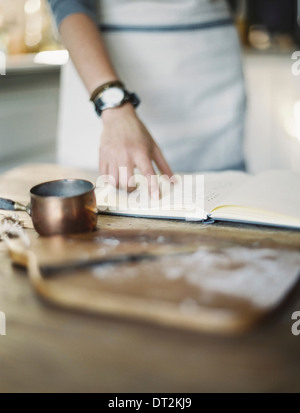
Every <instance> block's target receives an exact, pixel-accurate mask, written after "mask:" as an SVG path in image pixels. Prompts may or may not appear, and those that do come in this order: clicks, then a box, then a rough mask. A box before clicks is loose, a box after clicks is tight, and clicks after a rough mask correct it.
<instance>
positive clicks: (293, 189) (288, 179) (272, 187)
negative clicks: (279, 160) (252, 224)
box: [220, 170, 300, 218]
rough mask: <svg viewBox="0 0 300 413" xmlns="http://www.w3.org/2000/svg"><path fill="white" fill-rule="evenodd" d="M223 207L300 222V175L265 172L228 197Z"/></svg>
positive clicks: (276, 171) (223, 201) (272, 171)
mask: <svg viewBox="0 0 300 413" xmlns="http://www.w3.org/2000/svg"><path fill="white" fill-rule="evenodd" d="M222 203H223V205H224V206H226V205H228V206H230V205H235V206H240V207H245V208H248V209H251V208H252V209H256V210H257V211H259V210H261V211H266V212H269V213H273V214H280V215H287V216H290V217H295V218H300V173H297V172H293V171H289V170H269V171H265V172H262V173H260V174H258V175H256V176H254V177H252V178H251V179H249V180H248V181H245V182H244V183H243V184H242V185H240V186H238V187H237V188H236V189H235V190H234V191H232V192H231V193H228V195H226V196H224V197H223V199H222ZM228 208H229V207H228ZM221 209H223V208H220V210H221ZM224 210H225V207H224Z"/></svg>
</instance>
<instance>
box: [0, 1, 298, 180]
mask: <svg viewBox="0 0 300 413" xmlns="http://www.w3.org/2000/svg"><path fill="white" fill-rule="evenodd" d="M228 2H229V3H230V6H231V7H232V10H233V13H234V16H235V21H236V25H237V28H238V30H239V34H240V39H241V45H242V52H243V58H244V72H245V79H246V83H247V90H248V114H247V122H246V135H245V151H246V160H247V165H248V169H249V171H250V172H254V173H257V172H259V171H262V170H264V169H269V168H289V169H294V170H297V171H300V0H284V1H283V0H228ZM224 42H226V39H224ZM295 51H299V54H298V60H299V64H298V66H296V67H298V71H296V72H295V73H294V74H293V73H292V65H293V64H294V67H295V65H296V64H297V61H296V60H293V59H292V54H293V53H294V52H295ZM4 56H5V60H6V75H1V76H0V172H3V171H5V170H7V169H9V168H11V167H13V166H17V165H20V164H23V163H27V162H55V160H56V130H57V122H58V108H59V81H60V69H61V66H62V65H63V64H65V63H66V62H67V59H68V54H67V52H66V51H65V50H64V49H63V47H62V45H61V44H60V42H59V37H58V35H57V32H56V30H55V27H54V24H53V22H52V19H51V16H50V13H49V9H48V6H47V1H46V0H0V73H1V64H2V72H3V59H4ZM295 56H296V57H297V55H294V57H295ZM1 59H2V62H1ZM297 72H299V73H297ZM91 110H92V108H91Z"/></svg>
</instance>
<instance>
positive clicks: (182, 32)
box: [60, 0, 245, 171]
mask: <svg viewBox="0 0 300 413" xmlns="http://www.w3.org/2000/svg"><path fill="white" fill-rule="evenodd" d="M97 6H98V22H99V25H100V27H101V31H102V35H103V37H104V40H105V42H106V44H107V48H108V51H109V54H110V57H111V59H112V62H113V64H114V66H115V68H116V70H117V72H118V73H119V76H120V78H121V79H122V80H124V81H125V83H126V85H127V87H128V89H130V90H133V91H135V92H136V93H137V94H138V95H139V96H140V98H141V101H142V103H141V105H140V107H139V108H138V113H139V115H140V117H141V118H142V120H143V121H144V122H145V124H146V125H147V126H148V128H149V130H150V132H151V133H152V135H153V137H154V139H155V140H156V141H157V142H158V144H159V145H160V147H161V149H162V151H163V153H164V154H165V156H166V158H167V160H168V161H169V162H170V164H171V166H172V167H173V169H175V170H177V171H197V170H198V171H200V170H210V169H226V168H238V167H240V165H241V164H242V162H243V153H242V132H243V114H244V102H245V93H244V86H243V77H242V70H241V61H240V55H239V42H238V38H237V34H236V31H235V28H234V26H233V23H232V20H231V17H230V13H229V11H228V8H227V6H226V3H225V2H224V1H223V0H98V1H97ZM65 71H66V72H68V77H69V79H68V82H67V83H68V84H69V85H68V87H67V88H65V93H66V96H65V99H64V100H63V102H64V101H65V102H66V101H69V102H73V105H74V104H76V100H77V101H78V100H79V99H80V100H82V93H83V91H82V90H81V93H75V90H77V89H78V87H79V88H80V87H81V88H82V86H78V83H79V82H80V81H79V80H78V77H77V76H76V75H75V74H74V70H73V69H72V68H70V67H69V68H66V69H65ZM70 76H71V78H72V79H73V82H74V83H73V92H72V91H71V90H70ZM76 84H77V86H78V87H77V86H76V87H75V85H76ZM74 87H75V89H74ZM76 88H77V89H76ZM67 89H68V90H67ZM68 93H69V96H68ZM78 104H79V102H78ZM87 111H92V107H91V106H90V105H89V107H88V108H87V106H86V107H85V109H84V112H85V113H87ZM69 112H71V111H69ZM93 116H94V114H93ZM88 118H89V119H90V121H89V119H88ZM85 119H86V126H84V122H83V124H82V119H81V120H79V119H77V120H76V119H74V114H73V123H74V122H75V123H76V122H77V126H76V125H74V124H73V126H72V127H73V131H75V130H76V131H77V133H78V132H79V134H80V131H82V133H83V131H86V132H85V134H86V139H91V140H92V141H93V142H95V140H96V139H97V138H96V134H98V136H99V135H100V129H99V123H98V122H97V126H96V121H95V120H93V121H92V120H91V115H87V117H86V118H85ZM80 122H81V123H80ZM79 123H80V124H79ZM88 124H89V125H88ZM68 128H69V127H68V123H67V121H62V125H61V130H60V140H61V141H62V140H63V139H64V140H65V142H64V144H63V143H62V144H61V145H60V147H61V148H63V149H64V150H65V149H66V148H67V144H66V141H67V140H68V136H70V130H68ZM63 129H64V130H63ZM69 129H70V128H69ZM89 136H90V137H89ZM78 139H80V138H79V137H78ZM61 155H62V156H61V160H62V158H64V160H65V159H66V158H67V156H68V155H67V154H66V151H65V155H64V154H63V151H61ZM70 156H71V155H70V154H69V159H70ZM76 156H77V158H78V159H79V156H80V154H79V156H78V155H75V157H76ZM91 158H92V159H93V161H92V162H93V163H95V155H94V154H93V155H92V156H91V157H89V159H91ZM81 162H82V158H81ZM80 166H84V165H82V164H81V165H80ZM86 166H89V165H86Z"/></svg>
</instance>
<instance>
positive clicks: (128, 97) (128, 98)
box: [94, 89, 140, 116]
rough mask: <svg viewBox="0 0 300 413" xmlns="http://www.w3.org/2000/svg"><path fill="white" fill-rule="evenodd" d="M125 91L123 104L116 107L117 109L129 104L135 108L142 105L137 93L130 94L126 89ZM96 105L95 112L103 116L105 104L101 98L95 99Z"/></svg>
mask: <svg viewBox="0 0 300 413" xmlns="http://www.w3.org/2000/svg"><path fill="white" fill-rule="evenodd" d="M123 90H124V98H123V100H122V102H121V104H120V105H119V106H116V107H120V106H122V105H123V104H124V103H127V102H129V103H131V104H132V105H133V107H135V108H136V107H137V106H138V105H139V104H140V99H139V97H138V96H137V95H136V94H135V93H131V92H128V91H127V90H125V89H123ZM94 104H95V111H96V112H97V114H98V115H99V116H101V114H102V112H103V110H105V108H104V104H103V102H102V100H101V98H100V97H99V98H98V99H95V100H94Z"/></svg>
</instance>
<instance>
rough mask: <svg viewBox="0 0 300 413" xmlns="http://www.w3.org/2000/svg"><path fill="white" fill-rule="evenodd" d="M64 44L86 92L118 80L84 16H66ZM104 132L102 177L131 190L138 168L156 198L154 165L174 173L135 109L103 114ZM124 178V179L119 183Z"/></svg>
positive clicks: (95, 31)
mask: <svg viewBox="0 0 300 413" xmlns="http://www.w3.org/2000/svg"><path fill="white" fill-rule="evenodd" d="M59 31H60V34H61V38H62V41H63V43H64V45H65V46H66V48H67V49H68V51H69V53H70V56H71V58H72V61H73V62H74V65H75V67H76V69H77V70H78V72H79V74H80V76H81V78H82V80H83V82H84V84H85V86H86V88H87V90H88V91H89V93H90V94H91V93H92V92H93V91H94V90H95V89H96V87H98V86H100V85H102V84H103V83H106V82H108V81H111V80H116V79H118V75H117V73H116V70H115V69H114V68H113V66H112V64H111V62H110V60H109V57H108V54H107V51H106V49H105V46H104V43H103V41H102V38H101V34H100V32H99V30H98V27H97V25H96V24H95V22H94V21H93V20H92V18H91V17H90V16H88V15H87V14H85V13H73V14H70V15H68V16H66V17H65V18H64V19H63V20H62V21H61V23H60V25H59ZM102 120H103V132H102V137H101V146H100V174H101V175H102V174H109V175H112V176H113V177H114V179H115V181H116V184H117V186H120V187H122V188H127V189H130V188H128V180H129V178H130V177H131V176H132V175H133V173H134V168H135V167H137V168H138V169H139V170H140V171H141V173H142V174H143V175H145V176H146V177H147V179H148V183H149V192H150V193H151V194H152V196H153V197H157V196H158V194H159V192H158V184H157V180H156V179H151V176H153V175H155V170H154V168H153V165H152V161H154V162H155V163H156V165H157V167H158V169H159V170H160V172H161V173H162V174H166V175H168V176H170V177H171V176H172V171H171V170H170V167H169V166H168V164H167V162H166V161H165V159H164V157H163V155H162V153H161V151H160V149H159V148H158V146H157V144H156V143H155V142H154V140H153V138H152V137H151V135H150V134H149V132H148V130H147V129H146V127H145V126H144V125H143V123H142V122H141V121H140V120H139V118H138V116H137V115H136V112H135V110H134V108H133V106H132V105H131V104H130V103H126V104H124V105H123V106H120V107H118V108H113V109H106V110H104V111H103V113H102ZM119 167H127V176H128V180H127V182H124V181H123V180H122V177H119ZM120 178H121V179H120Z"/></svg>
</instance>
